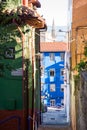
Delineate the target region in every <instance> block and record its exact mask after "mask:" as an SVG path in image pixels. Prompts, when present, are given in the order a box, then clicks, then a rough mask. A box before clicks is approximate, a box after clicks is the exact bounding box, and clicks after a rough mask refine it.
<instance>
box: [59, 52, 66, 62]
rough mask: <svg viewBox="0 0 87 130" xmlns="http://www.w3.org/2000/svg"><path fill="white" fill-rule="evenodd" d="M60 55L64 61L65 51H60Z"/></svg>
mask: <svg viewBox="0 0 87 130" xmlns="http://www.w3.org/2000/svg"><path fill="white" fill-rule="evenodd" d="M60 57H61V61H63V60H64V58H65V53H64V52H62V53H60Z"/></svg>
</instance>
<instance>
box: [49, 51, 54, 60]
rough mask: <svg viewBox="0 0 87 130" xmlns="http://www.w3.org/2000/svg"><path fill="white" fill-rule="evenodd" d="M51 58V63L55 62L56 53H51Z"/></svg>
mask: <svg viewBox="0 0 87 130" xmlns="http://www.w3.org/2000/svg"><path fill="white" fill-rule="evenodd" d="M49 57H50V60H51V61H54V60H55V54H54V53H49Z"/></svg>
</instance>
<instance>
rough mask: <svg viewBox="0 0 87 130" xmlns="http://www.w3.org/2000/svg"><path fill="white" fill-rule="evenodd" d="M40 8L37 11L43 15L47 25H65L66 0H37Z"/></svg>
mask: <svg viewBox="0 0 87 130" xmlns="http://www.w3.org/2000/svg"><path fill="white" fill-rule="evenodd" d="M39 2H40V3H41V8H40V9H38V12H39V13H40V14H41V15H43V18H45V20H46V23H47V25H48V26H49V25H51V26H52V22H53V19H54V22H55V25H56V26H67V14H68V12H67V11H68V0H39Z"/></svg>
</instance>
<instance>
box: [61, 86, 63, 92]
mask: <svg viewBox="0 0 87 130" xmlns="http://www.w3.org/2000/svg"><path fill="white" fill-rule="evenodd" d="M61 91H62V92H64V84H61Z"/></svg>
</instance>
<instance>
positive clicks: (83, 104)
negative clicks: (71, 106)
mask: <svg viewBox="0 0 87 130" xmlns="http://www.w3.org/2000/svg"><path fill="white" fill-rule="evenodd" d="M77 88H78V89H77V91H76V117H77V120H76V124H77V130H87V72H86V71H85V72H81V75H80V80H79V83H78V85H77Z"/></svg>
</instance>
